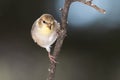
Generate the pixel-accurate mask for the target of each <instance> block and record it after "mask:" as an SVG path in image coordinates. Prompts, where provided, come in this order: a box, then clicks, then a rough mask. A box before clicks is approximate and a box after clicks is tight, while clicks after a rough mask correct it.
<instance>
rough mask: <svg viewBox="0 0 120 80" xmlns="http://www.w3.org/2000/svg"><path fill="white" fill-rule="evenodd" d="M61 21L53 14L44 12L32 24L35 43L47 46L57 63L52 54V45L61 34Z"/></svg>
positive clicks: (53, 60)
mask: <svg viewBox="0 0 120 80" xmlns="http://www.w3.org/2000/svg"><path fill="white" fill-rule="evenodd" d="M59 30H60V23H59V22H57V20H55V19H54V17H53V16H52V15H51V14H42V15H41V16H40V17H39V18H38V19H37V20H36V21H35V22H34V23H33V25H32V29H31V36H32V39H33V41H34V42H35V43H37V44H38V45H39V46H40V47H42V48H45V49H46V51H47V52H48V57H49V59H50V61H51V62H54V63H56V60H55V57H54V56H53V55H51V53H50V52H51V45H52V44H53V43H55V41H56V40H57V38H58V36H59V32H58V31H59Z"/></svg>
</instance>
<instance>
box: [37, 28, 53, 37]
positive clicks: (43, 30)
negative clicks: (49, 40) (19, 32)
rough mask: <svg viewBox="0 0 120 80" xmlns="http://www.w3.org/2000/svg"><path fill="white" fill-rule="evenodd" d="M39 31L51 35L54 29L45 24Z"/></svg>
mask: <svg viewBox="0 0 120 80" xmlns="http://www.w3.org/2000/svg"><path fill="white" fill-rule="evenodd" d="M38 33H40V34H41V35H44V36H49V35H50V34H51V33H52V30H50V29H49V28H48V27H47V26H44V27H42V28H40V29H38Z"/></svg>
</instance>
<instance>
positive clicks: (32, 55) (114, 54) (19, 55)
mask: <svg viewBox="0 0 120 80" xmlns="http://www.w3.org/2000/svg"><path fill="white" fill-rule="evenodd" d="M60 1H62V2H60ZM63 1H64V0H0V80H46V77H47V76H48V71H47V69H48V67H49V59H48V56H47V52H46V50H45V49H43V48H40V47H39V46H38V45H37V44H35V43H34V42H33V40H32V39H31V35H30V30H31V26H32V24H33V22H34V21H35V20H36V19H37V18H38V17H39V16H40V15H42V14H43V13H50V14H52V15H53V16H54V17H55V18H56V19H57V20H58V21H60V16H61V13H60V12H59V10H58V9H59V8H60V7H62V5H63V4H62V3H63ZM94 1H97V2H94V4H98V6H99V7H102V8H104V9H106V10H107V14H105V15H103V14H100V13H99V12H97V11H96V10H94V9H93V8H90V7H88V6H85V5H84V4H81V3H80V4H79V3H74V4H72V6H71V8H70V13H69V17H68V22H69V24H68V27H67V29H68V33H67V37H66V39H65V41H64V44H63V46H62V50H61V53H60V55H59V57H58V62H59V64H58V65H57V69H56V76H55V79H56V80H120V36H119V35H120V18H119V15H120V9H119V7H120V6H119V2H120V1H119V0H115V1H110V0H106V1H103V0H102V1H101V0H94ZM99 1H100V2H99ZM59 3H60V4H59ZM78 4H79V5H78ZM76 5H77V6H76ZM75 7H76V8H75ZM72 10H76V12H74V11H72ZM73 12H74V13H73ZM76 17H77V18H76Z"/></svg>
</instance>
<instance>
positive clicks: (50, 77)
mask: <svg viewBox="0 0 120 80" xmlns="http://www.w3.org/2000/svg"><path fill="white" fill-rule="evenodd" d="M70 4H71V0H65V3H64V7H63V9H62V10H61V11H62V17H61V27H62V30H60V32H59V37H58V39H57V42H56V44H55V48H54V51H53V56H54V57H55V59H56V58H57V56H58V54H59V52H60V49H61V47H62V44H63V40H64V38H65V36H66V32H67V30H66V26H67V17H68V11H69V7H70ZM55 69H56V63H54V62H51V63H50V67H49V69H48V70H49V75H48V79H47V80H53V79H54V76H55Z"/></svg>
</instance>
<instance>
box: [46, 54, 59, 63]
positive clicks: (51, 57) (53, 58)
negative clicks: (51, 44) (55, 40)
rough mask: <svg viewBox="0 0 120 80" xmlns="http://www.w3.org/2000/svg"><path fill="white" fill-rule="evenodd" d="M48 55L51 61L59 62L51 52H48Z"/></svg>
mask: <svg viewBox="0 0 120 80" xmlns="http://www.w3.org/2000/svg"><path fill="white" fill-rule="evenodd" d="M48 57H49V59H50V61H51V62H54V63H57V62H56V61H55V57H54V56H52V55H51V54H50V52H48Z"/></svg>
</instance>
